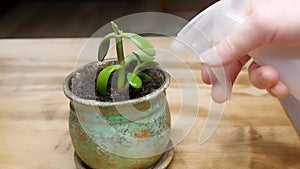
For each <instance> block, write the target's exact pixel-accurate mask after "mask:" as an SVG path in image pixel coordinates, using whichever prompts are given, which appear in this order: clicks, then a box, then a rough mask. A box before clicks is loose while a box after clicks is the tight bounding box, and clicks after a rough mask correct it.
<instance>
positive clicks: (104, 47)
mask: <svg viewBox="0 0 300 169" xmlns="http://www.w3.org/2000/svg"><path fill="white" fill-rule="evenodd" d="M113 37H115V34H114V33H110V34H108V35H106V36H105V37H104V38H103V39H102V41H101V43H100V45H99V48H98V60H99V61H100V62H101V61H103V59H104V58H105V56H106V54H107V52H108V49H109V43H110V38H113Z"/></svg>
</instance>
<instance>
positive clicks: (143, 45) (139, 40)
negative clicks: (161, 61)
mask: <svg viewBox="0 0 300 169" xmlns="http://www.w3.org/2000/svg"><path fill="white" fill-rule="evenodd" d="M120 36H121V37H123V38H129V39H131V40H132V41H133V42H134V44H135V45H136V46H137V47H138V48H139V49H141V50H142V51H143V52H144V53H145V54H147V55H149V56H155V54H156V51H155V49H154V48H153V46H152V45H151V43H150V42H148V41H147V40H146V39H145V38H143V37H142V36H140V35H137V34H134V33H122V34H121V35H120Z"/></svg>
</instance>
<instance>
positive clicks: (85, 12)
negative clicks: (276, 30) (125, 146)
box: [0, 0, 216, 38]
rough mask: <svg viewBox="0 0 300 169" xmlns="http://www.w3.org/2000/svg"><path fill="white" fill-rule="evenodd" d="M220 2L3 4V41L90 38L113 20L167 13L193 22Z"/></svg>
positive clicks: (10, 0) (45, 0)
mask: <svg viewBox="0 0 300 169" xmlns="http://www.w3.org/2000/svg"><path fill="white" fill-rule="evenodd" d="M214 2H216V0H2V1H1V2H0V38H49V37H89V36H91V35H92V34H93V33H94V32H95V31H96V30H98V29H99V28H100V27H102V26H103V25H105V24H106V23H108V22H109V21H111V20H114V19H117V18H119V17H122V16H125V15H128V14H132V13H137V12H165V13H170V14H174V15H177V16H179V17H182V18H185V19H187V20H190V19H191V18H192V17H194V16H195V15H196V14H197V13H199V12H200V11H201V10H203V9H205V8H206V7H208V6H209V5H211V4H212V3H214Z"/></svg>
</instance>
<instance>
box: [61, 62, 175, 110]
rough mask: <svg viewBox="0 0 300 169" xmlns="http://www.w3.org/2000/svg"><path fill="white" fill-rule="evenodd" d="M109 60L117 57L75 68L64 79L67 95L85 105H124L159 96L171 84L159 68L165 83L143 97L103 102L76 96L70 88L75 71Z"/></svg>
mask: <svg viewBox="0 0 300 169" xmlns="http://www.w3.org/2000/svg"><path fill="white" fill-rule="evenodd" d="M109 61H115V59H106V60H105V62H99V61H95V62H91V63H88V64H86V65H84V66H81V67H79V68H77V69H75V70H74V71H73V72H71V73H70V74H69V75H68V76H67V77H66V78H65V79H64V81H63V91H64V94H65V95H66V97H68V98H69V99H70V100H71V101H76V102H79V103H82V104H85V105H89V106H100V107H109V106H120V105H124V104H136V103H141V102H144V101H147V100H149V99H153V98H155V97H157V96H159V95H160V94H161V93H163V92H164V91H165V90H166V89H167V88H168V86H169V84H170V75H169V74H168V73H167V72H166V71H165V70H163V69H159V70H161V72H162V74H163V76H164V82H163V84H162V85H161V86H160V87H159V88H158V89H156V90H154V91H152V92H151V93H149V94H147V95H145V96H143V97H139V98H135V99H130V100H124V101H113V102H103V101H96V100H89V99H83V98H80V97H78V96H76V95H75V94H73V92H72V91H71V90H70V85H69V84H70V81H71V79H72V77H73V76H74V74H75V72H78V71H80V70H83V69H85V68H86V67H88V66H91V65H94V64H96V65H97V66H99V65H101V64H104V63H106V62H109Z"/></svg>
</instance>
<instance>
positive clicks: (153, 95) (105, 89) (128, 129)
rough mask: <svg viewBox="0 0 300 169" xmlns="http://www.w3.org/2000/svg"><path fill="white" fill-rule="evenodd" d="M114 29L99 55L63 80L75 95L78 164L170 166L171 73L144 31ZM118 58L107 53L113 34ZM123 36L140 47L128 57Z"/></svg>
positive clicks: (102, 168)
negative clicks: (161, 63) (168, 91)
mask: <svg viewBox="0 0 300 169" xmlns="http://www.w3.org/2000/svg"><path fill="white" fill-rule="evenodd" d="M111 24H112V28H113V31H114V32H112V33H110V34H107V35H106V36H105V37H104V38H103V39H102V41H101V43H100V45H99V51H98V61H95V62H92V63H89V64H87V65H85V66H83V67H80V68H78V69H76V70H75V71H74V72H72V73H71V74H70V75H69V76H68V77H66V78H65V80H64V83H63V90H64V93H65V95H66V96H67V97H68V98H69V99H70V117H69V131H70V136H71V140H72V143H73V146H74V148H75V156H74V157H75V163H76V166H77V168H99V169H111V168H120V169H135V168H136V169H142V168H154V167H155V166H156V167H157V166H160V167H159V168H165V167H166V166H167V164H168V163H169V162H170V159H171V158H172V155H173V152H171V151H168V150H169V149H170V147H168V146H170V144H169V143H170V112H169V107H168V103H167V100H166V96H165V90H166V88H167V87H168V85H169V83H170V77H169V75H168V73H166V72H165V71H164V70H162V69H160V68H159V64H158V62H156V61H155V60H154V56H155V54H156V51H155V49H154V48H153V46H152V45H151V44H150V43H149V42H148V41H147V40H146V39H144V38H143V37H141V36H139V35H137V34H134V33H124V32H122V31H121V30H120V29H119V28H118V26H117V25H116V24H115V23H114V22H111ZM112 38H113V39H115V42H116V52H117V60H116V59H104V58H105V56H106V55H107V52H108V49H109V46H110V39H112ZM123 39H130V40H131V41H132V42H133V43H134V44H135V45H136V46H137V47H138V48H139V49H140V50H141V52H139V53H135V52H132V53H130V54H129V55H127V56H126V57H125V55H124V50H123Z"/></svg>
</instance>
